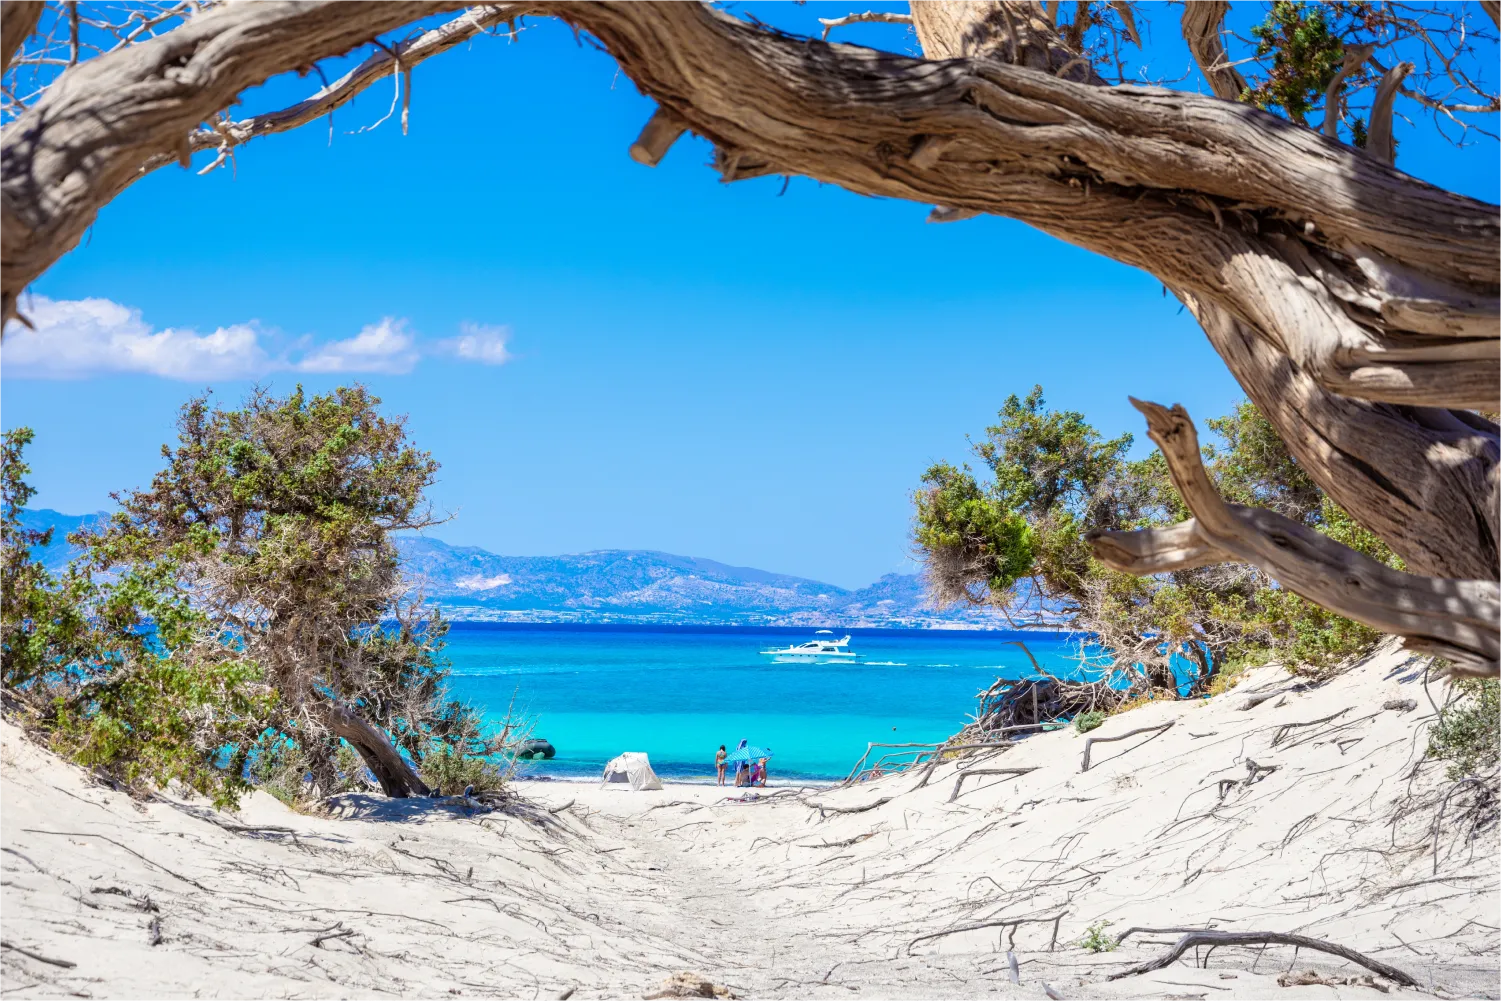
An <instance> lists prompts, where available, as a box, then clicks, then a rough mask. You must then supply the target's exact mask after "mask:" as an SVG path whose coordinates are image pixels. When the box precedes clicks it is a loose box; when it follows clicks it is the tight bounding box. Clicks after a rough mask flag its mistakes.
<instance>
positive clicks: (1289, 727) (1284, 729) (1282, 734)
mask: <svg viewBox="0 0 1501 1001" xmlns="http://www.w3.org/2000/svg"><path fill="white" fill-rule="evenodd" d="M1349 711H1350V707H1349V706H1345V708H1343V709H1341V710H1340V711H1339V712H1337V713H1330V714H1329V715H1328V716H1320V717H1319V718H1318V719H1311V720H1308V721H1307V722H1306V723H1283V724H1282V725H1281V726H1279V727H1278V728H1277V732H1276V733H1274V734H1272V746H1273V747H1276V746H1277V745H1278V744H1280V743H1282V741H1283V740H1284V739H1285V738H1286V737H1287V735H1288V734H1290V733H1292V732H1293V731H1294V730H1298V729H1301V728H1303V727H1305V726H1318V725H1319V724H1320V723H1327V722H1329V721H1330V720H1332V719H1338V718H1339V717H1341V716H1343V715H1344V714H1345V713H1347V712H1349Z"/></svg>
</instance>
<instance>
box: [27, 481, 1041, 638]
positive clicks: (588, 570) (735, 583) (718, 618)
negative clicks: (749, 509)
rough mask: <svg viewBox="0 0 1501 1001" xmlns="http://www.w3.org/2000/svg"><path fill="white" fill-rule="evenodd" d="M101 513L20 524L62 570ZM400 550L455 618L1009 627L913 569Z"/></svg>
mask: <svg viewBox="0 0 1501 1001" xmlns="http://www.w3.org/2000/svg"><path fill="white" fill-rule="evenodd" d="M104 517H105V515H103V514H96V515H81V516H80V515H65V514H59V513H58V512H56V511H49V510H45V509H41V510H36V511H27V512H25V513H24V515H23V521H24V523H25V524H26V526H27V527H30V528H37V529H44V528H47V527H55V528H56V529H57V531H56V533H55V536H54V539H53V542H52V545H51V546H49V547H47V549H46V550H44V551H43V552H42V553H41V556H42V560H43V562H44V563H46V564H47V565H48V567H49V568H52V569H54V570H58V569H61V568H62V567H63V566H65V565H66V564H67V562H68V560H69V559H71V558H72V557H73V556H75V555H77V550H76V549H75V547H73V546H70V545H69V544H68V543H67V542H66V541H65V539H64V536H65V535H66V533H68V532H72V531H75V530H76V529H78V528H79V527H81V526H83V525H85V524H86V523H88V522H90V521H93V520H96V519H102V518H104ZM397 548H398V549H399V550H400V552H401V556H402V560H403V571H404V572H405V574H406V575H407V578H408V580H410V581H411V584H412V588H413V591H414V592H416V593H420V594H421V595H422V596H423V597H424V598H426V599H427V600H428V601H431V602H433V603H434V604H436V605H437V606H438V607H439V608H441V609H442V610H443V613H444V615H446V616H447V617H449V618H451V619H453V620H455V621H470V622H581V623H610V622H615V623H663V624H681V625H759V626H809V627H840V628H844V627H861V626H863V627H886V628H946V629H955V628H960V629H1004V628H1011V626H1010V624H1009V623H1008V622H1007V620H1006V618H1005V617H1004V616H1002V615H1001V614H999V613H997V612H993V611H989V610H979V609H969V608H958V609H944V610H939V609H935V608H933V607H932V606H931V604H930V603H929V601H928V599H927V596H926V595H925V593H924V591H923V587H922V581H921V579H920V578H919V577H918V576H917V575H916V574H895V573H893V574H887V575H886V576H884V577H882V578H881V579H880V580H878V581H876V582H875V583H874V584H872V585H870V586H869V587H863V588H860V589H859V590H855V591H851V590H847V589H845V588H842V587H836V586H834V585H833V584H824V583H821V582H819V581H816V580H808V579H806V578H803V577H791V576H788V575H786V574H777V573H769V572H767V571H765V570H756V569H752V568H750V567H732V566H728V565H726V564H723V563H717V562H715V561H714V560H707V559H702V558H698V557H693V556H674V555H672V554H671V553H659V552H652V551H648V550H634V549H632V550H622V549H605V550H599V551H596V552H590V553H579V554H576V555H571V556H497V555H496V554H495V553H491V552H487V551H486V550H484V549H479V548H476V547H473V546H451V545H449V544H448V543H446V542H442V541H440V540H438V539H433V538H428V537H426V536H416V535H410V536H401V537H399V538H398V539H397Z"/></svg>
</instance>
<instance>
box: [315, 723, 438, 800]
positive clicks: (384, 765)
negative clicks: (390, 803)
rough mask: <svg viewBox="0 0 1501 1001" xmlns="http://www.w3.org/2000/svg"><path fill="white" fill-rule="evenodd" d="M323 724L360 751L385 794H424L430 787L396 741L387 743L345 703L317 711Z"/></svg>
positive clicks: (382, 733)
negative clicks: (398, 748)
mask: <svg viewBox="0 0 1501 1001" xmlns="http://www.w3.org/2000/svg"><path fill="white" fill-rule="evenodd" d="M319 715H320V717H321V718H322V720H323V724H324V725H325V726H327V727H328V729H329V730H330V732H332V733H333V734H334V735H335V736H337V737H343V738H344V739H345V740H347V741H348V742H349V745H350V746H351V747H353V748H354V749H355V750H356V751H358V752H359V753H360V757H361V758H363V759H364V761H365V766H366V767H367V768H369V769H370V771H371V773H372V774H373V775H374V776H375V778H376V780H377V781H378V782H380V787H381V791H382V792H384V793H385V794H386V795H387V796H391V797H393V798H396V799H404V798H406V797H408V796H426V795H427V794H428V793H429V792H430V790H429V789H428V787H427V784H426V783H425V782H423V781H422V779H421V778H419V777H418V775H417V772H416V770H415V769H413V768H412V766H411V764H410V763H409V762H408V761H407V759H406V758H403V757H402V756H401V752H400V751H398V750H397V749H396V745H394V744H392V743H391V738H389V737H387V736H386V734H385V732H384V731H382V730H381V729H380V727H378V726H375V725H373V724H371V723H369V722H367V721H366V720H364V719H362V718H361V717H360V716H359V715H358V714H357V713H355V712H354V711H353V710H352V709H350V708H349V707H348V706H345V705H342V704H335V705H331V706H328V707H326V708H324V709H323V710H322V711H321V712H320V714H319Z"/></svg>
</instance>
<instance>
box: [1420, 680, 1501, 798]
mask: <svg viewBox="0 0 1501 1001" xmlns="http://www.w3.org/2000/svg"><path fill="white" fill-rule="evenodd" d="M1454 687H1455V688H1456V689H1457V690H1458V691H1459V692H1461V693H1462V694H1461V695H1460V697H1459V699H1458V700H1457V701H1456V702H1454V703H1453V704H1452V705H1450V706H1449V707H1448V708H1447V709H1445V710H1444V711H1443V712H1441V713H1440V714H1439V718H1438V722H1437V723H1436V724H1434V727H1433V729H1432V730H1430V731H1429V733H1428V756H1429V757H1431V758H1438V759H1439V760H1441V761H1448V762H1449V778H1451V779H1461V778H1464V777H1465V776H1466V775H1476V774H1479V773H1481V772H1484V771H1487V770H1489V769H1491V768H1493V767H1495V765H1496V762H1497V760H1501V730H1498V729H1497V718H1498V716H1501V680H1498V679H1496V678H1464V679H1462V680H1460V681H1456V682H1455V683H1454Z"/></svg>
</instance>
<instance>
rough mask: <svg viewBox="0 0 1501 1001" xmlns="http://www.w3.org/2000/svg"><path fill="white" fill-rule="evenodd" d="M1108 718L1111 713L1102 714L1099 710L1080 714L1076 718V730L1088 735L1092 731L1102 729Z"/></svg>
mask: <svg viewBox="0 0 1501 1001" xmlns="http://www.w3.org/2000/svg"><path fill="white" fill-rule="evenodd" d="M1107 716H1109V713H1105V712H1101V711H1100V710H1098V709H1097V710H1095V711H1094V712H1088V713H1080V714H1079V715H1077V716H1075V717H1074V729H1075V730H1078V731H1079V732H1080V733H1088V732H1089V731H1091V730H1098V729H1099V728H1100V727H1102V726H1104V725H1105V719H1106V717H1107Z"/></svg>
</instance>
